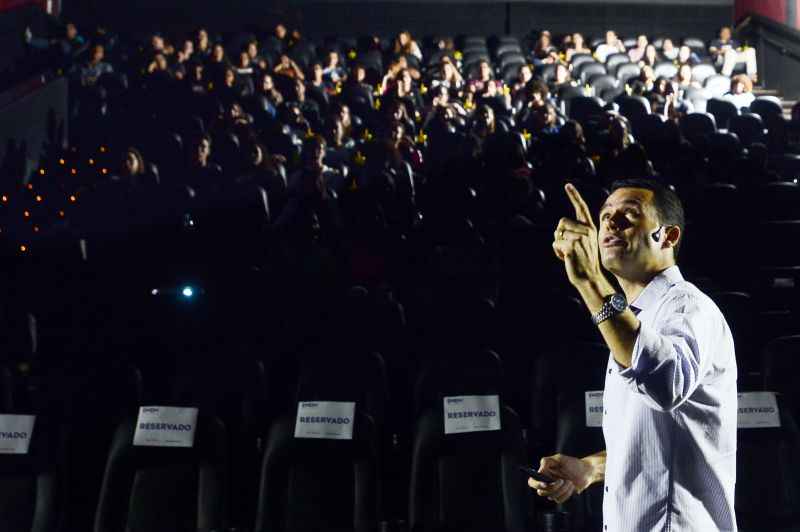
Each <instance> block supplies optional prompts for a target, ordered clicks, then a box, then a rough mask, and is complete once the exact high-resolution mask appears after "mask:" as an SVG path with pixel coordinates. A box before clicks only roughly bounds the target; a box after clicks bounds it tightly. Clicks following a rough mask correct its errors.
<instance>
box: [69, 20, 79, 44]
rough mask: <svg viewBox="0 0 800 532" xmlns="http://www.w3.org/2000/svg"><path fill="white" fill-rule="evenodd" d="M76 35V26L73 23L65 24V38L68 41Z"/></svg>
mask: <svg viewBox="0 0 800 532" xmlns="http://www.w3.org/2000/svg"><path fill="white" fill-rule="evenodd" d="M77 36H78V28H76V27H75V24H67V39H69V40H70V41H71V40H72V39H74V38H75V37H77Z"/></svg>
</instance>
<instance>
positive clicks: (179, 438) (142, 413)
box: [133, 406, 197, 447]
mask: <svg viewBox="0 0 800 532" xmlns="http://www.w3.org/2000/svg"><path fill="white" fill-rule="evenodd" d="M196 429H197V408H181V407H176V406H143V407H141V408H139V419H137V420H136V432H135V433H134V435H133V444H134V445H139V446H144V447H192V446H194V435H195V432H196Z"/></svg>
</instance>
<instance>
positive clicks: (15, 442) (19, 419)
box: [0, 414, 36, 454]
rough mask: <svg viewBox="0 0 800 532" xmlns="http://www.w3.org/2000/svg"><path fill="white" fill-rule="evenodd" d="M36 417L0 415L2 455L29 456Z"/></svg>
mask: <svg viewBox="0 0 800 532" xmlns="http://www.w3.org/2000/svg"><path fill="white" fill-rule="evenodd" d="M35 423H36V416H23V415H14V414H0V454H28V450H29V449H30V445H31V437H32V436H33V425H34V424H35Z"/></svg>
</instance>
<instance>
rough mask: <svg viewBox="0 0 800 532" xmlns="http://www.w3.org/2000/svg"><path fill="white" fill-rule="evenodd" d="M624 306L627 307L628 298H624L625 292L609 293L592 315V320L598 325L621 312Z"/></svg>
mask: <svg viewBox="0 0 800 532" xmlns="http://www.w3.org/2000/svg"><path fill="white" fill-rule="evenodd" d="M626 308H628V300H627V299H625V294H620V293H616V294H611V295H610V296H608V297H606V298H605V300H604V301H603V306H602V307H601V308H600V312H598V313H597V314H595V315H594V316H592V322H593V323H594V324H595V325H600V324H601V323H603V322H604V321H606V320H607V319H609V318H612V317H614V316H616V315H617V314H620V313H622V312H623V311H624V310H625V309H626Z"/></svg>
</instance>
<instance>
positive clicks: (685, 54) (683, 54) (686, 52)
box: [678, 46, 692, 63]
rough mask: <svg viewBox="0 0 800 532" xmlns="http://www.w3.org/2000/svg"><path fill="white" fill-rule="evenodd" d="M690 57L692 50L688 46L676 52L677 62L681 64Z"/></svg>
mask: <svg viewBox="0 0 800 532" xmlns="http://www.w3.org/2000/svg"><path fill="white" fill-rule="evenodd" d="M691 55H692V49H691V48H689V47H688V46H681V49H680V50H679V51H678V61H680V62H681V63H685V62H686V61H688V60H689V57H690V56H691Z"/></svg>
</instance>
